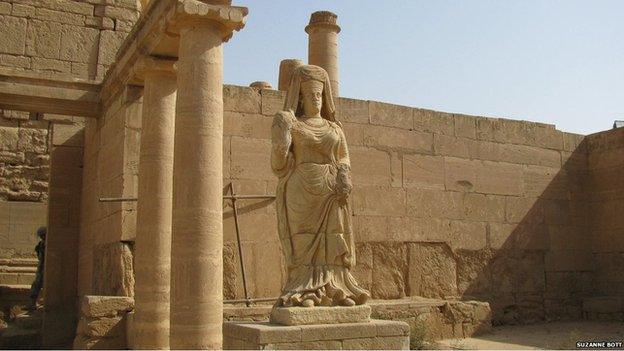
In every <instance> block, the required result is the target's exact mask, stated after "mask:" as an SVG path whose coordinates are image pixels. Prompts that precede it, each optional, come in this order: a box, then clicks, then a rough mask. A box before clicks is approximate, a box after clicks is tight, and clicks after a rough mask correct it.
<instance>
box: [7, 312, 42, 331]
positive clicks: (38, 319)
mask: <svg viewBox="0 0 624 351" xmlns="http://www.w3.org/2000/svg"><path fill="white" fill-rule="evenodd" d="M42 323H43V316H42V314H41V313H40V312H34V313H32V314H31V313H26V314H21V315H19V316H16V317H15V319H14V320H13V324H15V325H16V326H17V327H20V328H22V329H41V325H42Z"/></svg>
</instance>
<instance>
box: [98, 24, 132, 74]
mask: <svg viewBox="0 0 624 351" xmlns="http://www.w3.org/2000/svg"><path fill="white" fill-rule="evenodd" d="M127 34H128V33H126V32H116V31H112V30H103V31H101V32H100V46H99V51H98V61H97V62H98V65H105V66H108V65H111V64H113V63H114V62H115V57H116V56H117V51H118V50H119V48H120V47H121V44H122V43H123V41H124V39H125V38H126V35H127ZM99 72H100V70H99V69H98V73H99Z"/></svg>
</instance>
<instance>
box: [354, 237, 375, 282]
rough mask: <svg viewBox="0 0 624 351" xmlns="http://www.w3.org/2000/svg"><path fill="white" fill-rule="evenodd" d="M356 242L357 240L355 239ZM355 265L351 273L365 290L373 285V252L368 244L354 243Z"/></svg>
mask: <svg viewBox="0 0 624 351" xmlns="http://www.w3.org/2000/svg"><path fill="white" fill-rule="evenodd" d="M356 240H357V239H356ZM355 252H356V256H355V257H356V265H355V267H354V268H353V269H352V271H351V273H352V274H353V276H354V277H355V279H356V280H357V282H358V283H360V286H361V287H363V288H364V289H366V290H369V291H370V289H371V286H372V285H373V250H372V247H371V245H370V244H368V243H356V249H355Z"/></svg>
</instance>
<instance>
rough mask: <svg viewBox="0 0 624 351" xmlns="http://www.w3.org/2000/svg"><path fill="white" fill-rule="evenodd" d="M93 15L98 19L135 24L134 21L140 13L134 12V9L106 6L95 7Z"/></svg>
mask: <svg viewBox="0 0 624 351" xmlns="http://www.w3.org/2000/svg"><path fill="white" fill-rule="evenodd" d="M94 14H95V15H96V16H100V17H108V18H113V19H120V20H126V21H133V22H136V20H137V19H139V14H140V13H139V11H137V10H136V8H125V7H117V6H111V5H106V6H98V7H96V8H95V12H94Z"/></svg>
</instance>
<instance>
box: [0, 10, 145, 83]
mask: <svg viewBox="0 0 624 351" xmlns="http://www.w3.org/2000/svg"><path fill="white" fill-rule="evenodd" d="M139 9H140V5H139V1H138V0H2V1H0V67H4V68H9V69H13V70H18V71H28V72H41V73H44V74H47V75H50V76H52V77H72V78H82V79H90V80H101V79H102V78H103V77H104V74H105V73H106V70H107V69H108V67H109V66H110V65H111V64H112V63H113V61H114V58H115V55H116V52H117V48H118V47H119V46H120V45H121V42H122V41H123V39H124V38H125V37H126V35H127V34H128V33H129V32H130V30H131V29H132V26H133V25H134V23H135V22H136V20H137V19H138V17H139Z"/></svg>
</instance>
